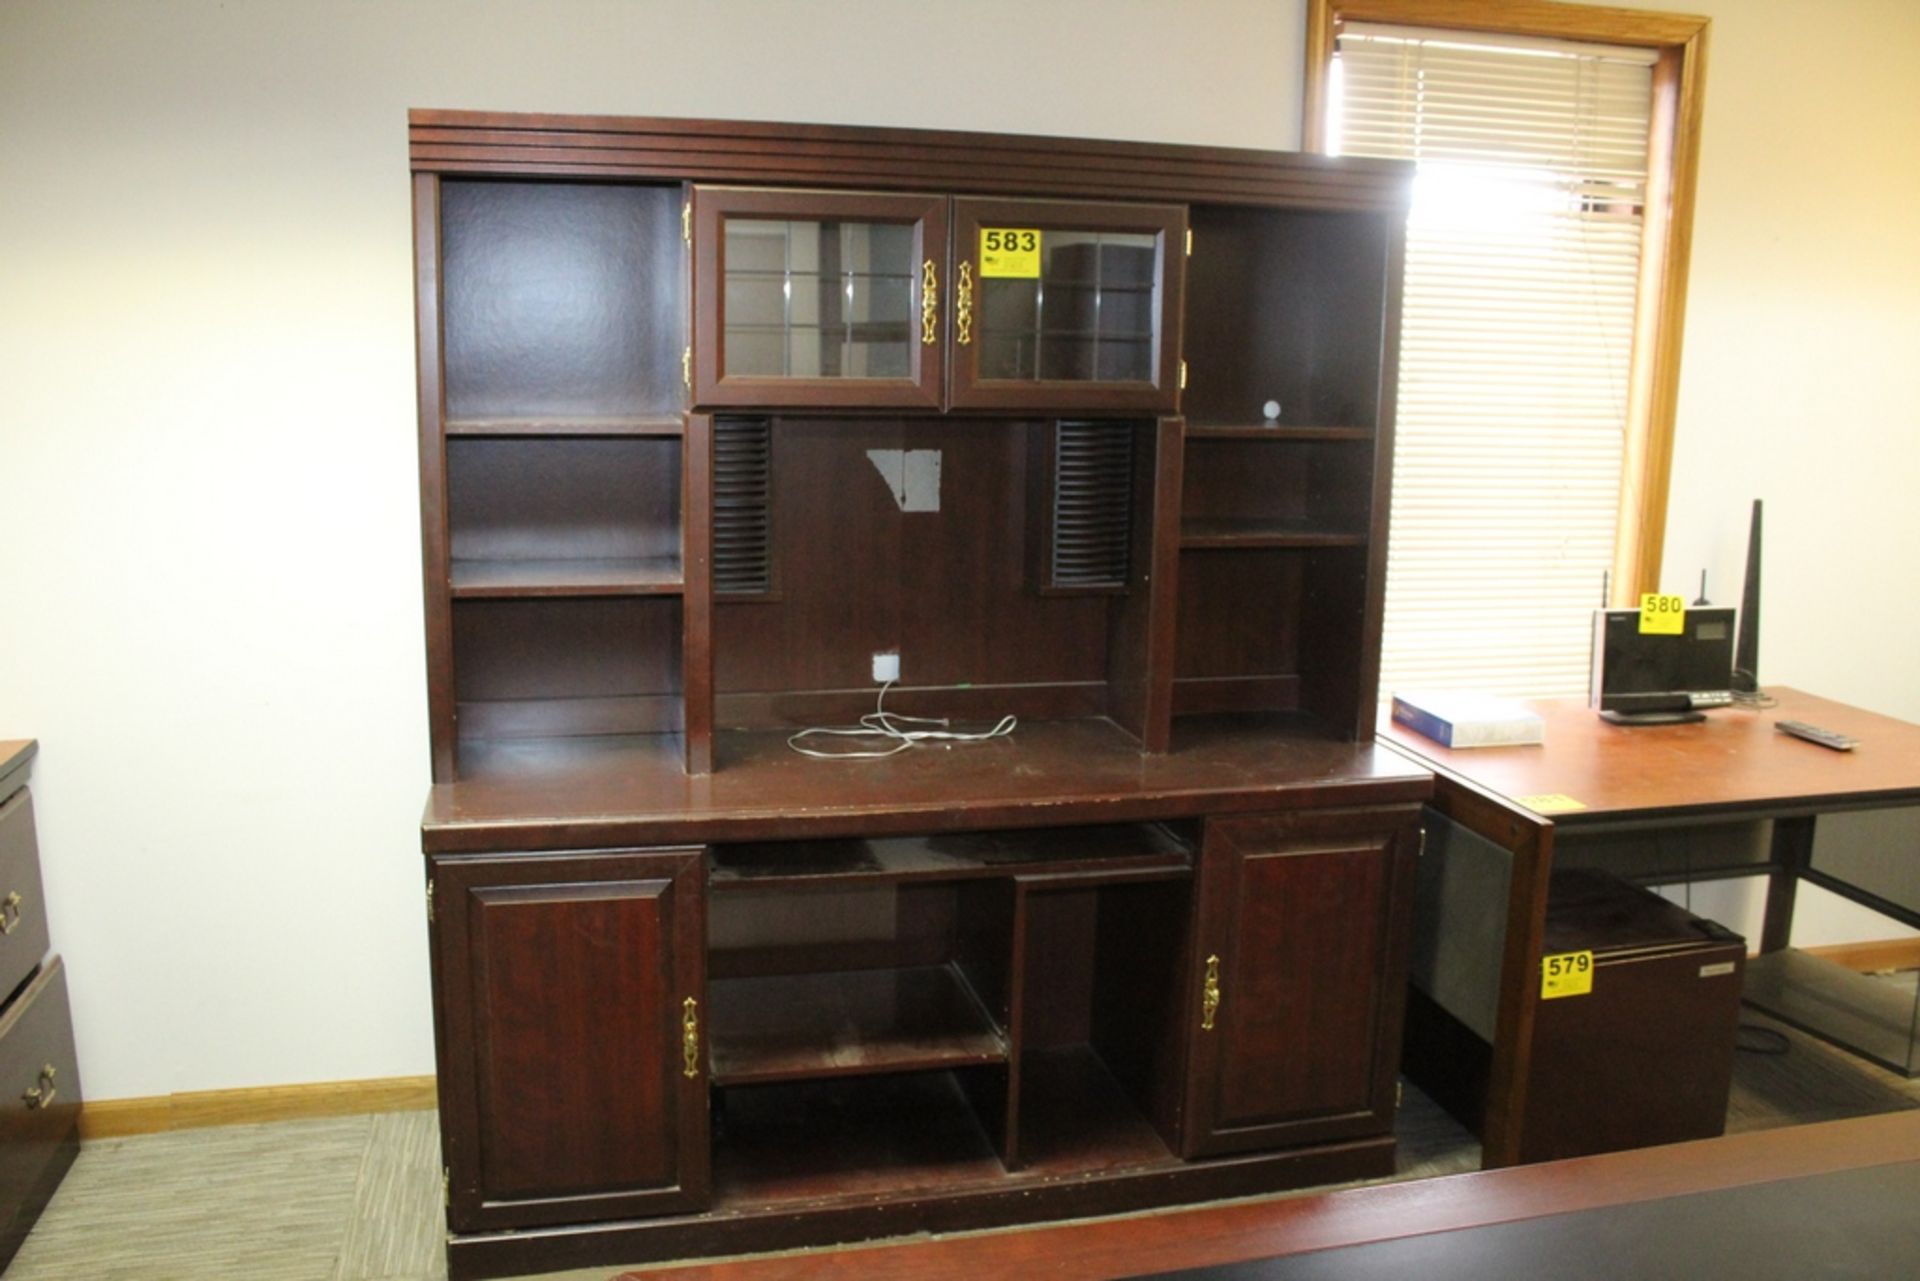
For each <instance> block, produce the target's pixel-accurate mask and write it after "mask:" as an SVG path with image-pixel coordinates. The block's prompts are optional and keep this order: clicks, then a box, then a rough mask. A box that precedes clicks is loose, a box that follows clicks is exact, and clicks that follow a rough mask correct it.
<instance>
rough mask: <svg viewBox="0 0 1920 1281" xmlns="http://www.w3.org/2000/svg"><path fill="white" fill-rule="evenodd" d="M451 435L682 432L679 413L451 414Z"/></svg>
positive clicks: (658, 433) (617, 434)
mask: <svg viewBox="0 0 1920 1281" xmlns="http://www.w3.org/2000/svg"><path fill="white" fill-rule="evenodd" d="M446 427H447V435H449V436H683V435H685V434H686V424H685V420H684V419H683V418H682V417H681V416H680V415H679V414H642V415H638V416H632V417H618V418H611V417H610V418H449V419H448V420H447V424H446Z"/></svg>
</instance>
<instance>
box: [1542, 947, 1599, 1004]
mask: <svg viewBox="0 0 1920 1281" xmlns="http://www.w3.org/2000/svg"><path fill="white" fill-rule="evenodd" d="M1591 991H1593V953H1592V952H1561V953H1559V954H1558V955H1556V956H1543V957H1541V958H1540V999H1541V1000H1543V1001H1551V1000H1553V999H1554V998H1555V997H1556V996H1585V995H1587V993H1589V992H1591Z"/></svg>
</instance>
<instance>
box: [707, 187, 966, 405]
mask: <svg viewBox="0 0 1920 1281" xmlns="http://www.w3.org/2000/svg"><path fill="white" fill-rule="evenodd" d="M946 208H947V201H946V198H945V197H944V196H921V195H891V194H885V195H882V194H866V193H858V192H820V191H771V190H759V189H751V190H749V189H733V188H724V187H695V188H694V191H693V228H692V230H693V245H694V316H695V334H696V336H695V340H694V344H693V358H692V381H693V399H694V403H695V404H696V405H701V406H706V405H716V406H718V405H853V406H884V407H902V408H915V407H937V406H938V405H939V404H940V393H941V368H942V366H941V359H940V357H941V342H942V335H941V332H940V328H941V326H940V319H941V317H940V309H941V301H942V300H941V294H942V292H943V289H944V282H943V281H942V279H941V277H942V276H943V275H944V273H945V259H946V238H947V224H946Z"/></svg>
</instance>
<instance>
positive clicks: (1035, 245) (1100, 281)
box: [949, 199, 1187, 413]
mask: <svg viewBox="0 0 1920 1281" xmlns="http://www.w3.org/2000/svg"><path fill="white" fill-rule="evenodd" d="M1186 226H1187V219H1186V210H1185V209H1184V208H1182V207H1181V206H1178V205H1134V204H1124V203H1095V202H1066V201H1049V200H974V199H957V200H955V201H954V202H953V272H952V275H953V281H954V289H953V299H954V323H953V356H952V359H953V372H952V388H951V394H950V396H949V402H950V403H951V404H952V405H953V406H954V407H955V408H980V409H1063V410H1073V411H1078V412H1083V413H1085V412H1114V411H1139V412H1146V413H1171V412H1173V410H1174V409H1175V408H1176V406H1177V405H1178V403H1179V398H1180V385H1179V382H1180V309H1181V304H1180V298H1181V281H1182V272H1183V268H1184V265H1185V261H1186V248H1185V246H1186Z"/></svg>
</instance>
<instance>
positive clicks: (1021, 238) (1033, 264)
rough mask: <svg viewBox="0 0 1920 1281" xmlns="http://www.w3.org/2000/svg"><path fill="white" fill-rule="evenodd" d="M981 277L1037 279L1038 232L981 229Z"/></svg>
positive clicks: (1014, 228) (1012, 228)
mask: <svg viewBox="0 0 1920 1281" xmlns="http://www.w3.org/2000/svg"><path fill="white" fill-rule="evenodd" d="M980 275H981V278H982V279H985V278H987V277H999V278H1000V279H1003V280H1007V279H1012V280H1038V279H1039V278H1040V233H1039V232H1038V231H1037V230H1035V229H1034V228H1032V227H982V228H981V229H980Z"/></svg>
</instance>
